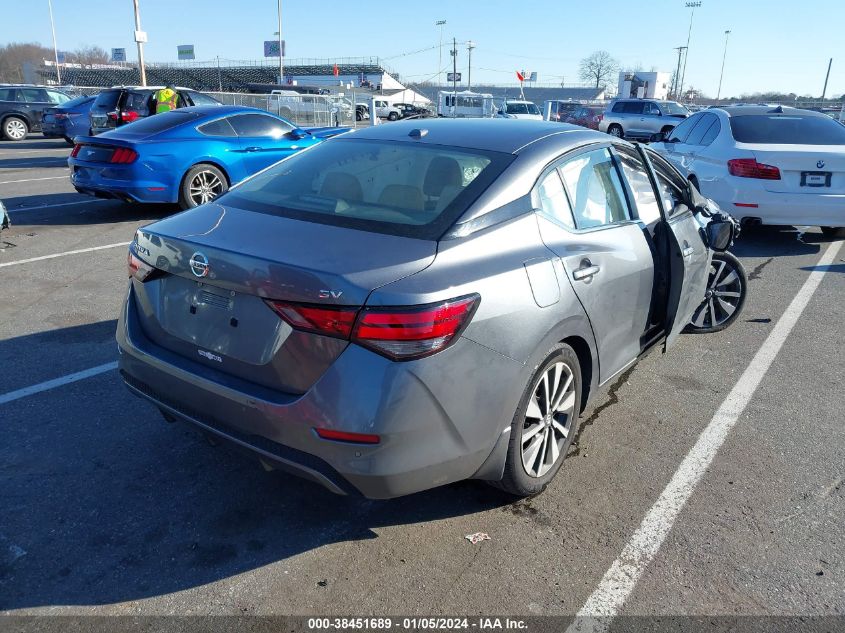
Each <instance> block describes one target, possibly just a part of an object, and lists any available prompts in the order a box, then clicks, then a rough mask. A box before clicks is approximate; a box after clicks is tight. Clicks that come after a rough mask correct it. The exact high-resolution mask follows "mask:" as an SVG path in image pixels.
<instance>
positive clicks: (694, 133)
mask: <svg viewBox="0 0 845 633" xmlns="http://www.w3.org/2000/svg"><path fill="white" fill-rule="evenodd" d="M714 121H716V116H715V115H713V114H702V115H700V116H699V119H698V121H697V122H696V124H695V127H693V128H692V130H691V131H690V133H689V136H687V138H686V140H685V141H684V142H685V143H686V144H687V145H703V143H702V139H703V138H704V135H705V134H707V133H708V132H709V131H710V126H712V125H713V122H714Z"/></svg>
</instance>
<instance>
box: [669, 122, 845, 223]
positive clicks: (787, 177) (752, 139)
mask: <svg viewBox="0 0 845 633" xmlns="http://www.w3.org/2000/svg"><path fill="white" fill-rule="evenodd" d="M652 140H653V141H658V140H659V142H655V143H653V145H652V147H653V148H654V149H656V150H657V151H658V152H660V153H661V154H663V155H664V156H665V157H666V158H668V159H669V160H670V161H671V162H673V163H674V164H675V165H676V166H677V167H679V168H680V169H681V171H682V172H683V173H686V174H687V175H688V177H689V179H690V180H691V181H692V182H693V183H694V184H695V185H696V186H697V187H698V189H699V190H700V191H701V193H702V194H703V195H705V196H707V197H708V198H711V199H713V200H714V201H716V203H717V204H718V205H719V206H720V207H721V208H722V209H723V210H725V211H727V212H729V213H730V214H731V215H733V216H734V217H736V218H737V219H739V220H740V221H743V222H744V223H751V224H776V225H777V224H780V225H800V226H805V225H809V226H820V227H821V228H822V231H823V232H824V233H825V234H826V235H829V236H834V235H841V234H843V233H845V228H843V227H845V125H842V124H840V123H838V122H837V121H834V120H833V119H831V118H830V117H828V116H825V115H824V114H821V113H819V112H812V111H810V110H800V109H797V108H789V107H781V106H774V107H772V106H735V107H726V108H713V109H709V110H704V111H702V112H697V113H696V114H694V115H693V116H691V117H689V118H688V119H686V120H685V121H683V122H682V123H681V124H680V125H678V126H677V127H676V128H675V129H674V130H672V131H671V132H670V133H669V134H668V135H666V136H665V137H664V136H663V135H662V134H661V135H655V137H653V138H652Z"/></svg>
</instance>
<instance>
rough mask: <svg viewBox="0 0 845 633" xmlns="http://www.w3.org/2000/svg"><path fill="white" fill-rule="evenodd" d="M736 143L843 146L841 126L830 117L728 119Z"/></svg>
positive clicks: (736, 117)
mask: <svg viewBox="0 0 845 633" xmlns="http://www.w3.org/2000/svg"><path fill="white" fill-rule="evenodd" d="M731 132H733V137H734V138H735V139H736V140H737V141H739V142H740V143H759V144H764V145H766V144H783V145H845V126H843V125H841V124H839V123H837V122H836V121H834V120H833V119H831V118H830V117H827V116H824V115H821V116H806V115H801V114H791V113H790V114H760V115H754V114H746V115H740V116H732V117H731Z"/></svg>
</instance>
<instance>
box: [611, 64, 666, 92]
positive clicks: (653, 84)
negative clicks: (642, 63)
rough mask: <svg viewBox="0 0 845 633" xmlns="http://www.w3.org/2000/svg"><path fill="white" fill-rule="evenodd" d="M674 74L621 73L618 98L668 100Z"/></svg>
mask: <svg viewBox="0 0 845 633" xmlns="http://www.w3.org/2000/svg"><path fill="white" fill-rule="evenodd" d="M671 83H672V73H664V72H653V73H651V72H649V73H647V72H642V71H637V72H631V71H623V72H620V73H619V88H618V94H617V95H616V96H617V97H618V98H620V99H623V98H629V97H637V98H640V99H668V98H669V85H670V84H671Z"/></svg>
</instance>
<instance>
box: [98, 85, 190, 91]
mask: <svg viewBox="0 0 845 633" xmlns="http://www.w3.org/2000/svg"><path fill="white" fill-rule="evenodd" d="M162 88H167V86H112V87H111V88H106V90H161V89H162ZM174 88H176V90H190V91H192V92H197V91H196V90H194V89H193V88H185V87H184V86H174Z"/></svg>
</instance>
